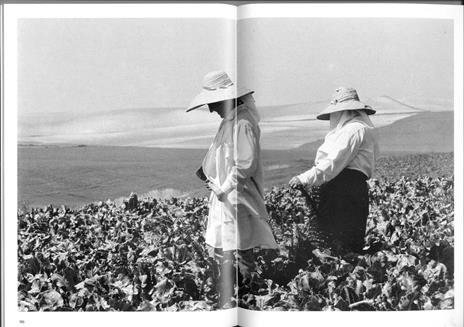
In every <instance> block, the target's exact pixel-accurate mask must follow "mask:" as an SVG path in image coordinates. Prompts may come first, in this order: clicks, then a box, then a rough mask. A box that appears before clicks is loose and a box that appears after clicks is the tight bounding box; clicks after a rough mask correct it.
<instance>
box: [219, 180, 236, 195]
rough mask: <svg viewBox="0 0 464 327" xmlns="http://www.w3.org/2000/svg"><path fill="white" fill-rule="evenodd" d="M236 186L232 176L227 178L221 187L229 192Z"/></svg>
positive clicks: (223, 190)
mask: <svg viewBox="0 0 464 327" xmlns="http://www.w3.org/2000/svg"><path fill="white" fill-rule="evenodd" d="M233 188H234V185H233V183H232V181H231V179H230V178H227V179H226V180H225V181H224V183H223V184H222V185H221V187H220V189H221V190H222V192H224V194H227V193H229V192H230V191H231V190H232V189H233Z"/></svg>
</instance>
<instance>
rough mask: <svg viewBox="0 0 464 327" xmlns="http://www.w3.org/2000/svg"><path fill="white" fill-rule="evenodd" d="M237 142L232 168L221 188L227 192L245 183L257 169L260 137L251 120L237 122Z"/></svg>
mask: <svg viewBox="0 0 464 327" xmlns="http://www.w3.org/2000/svg"><path fill="white" fill-rule="evenodd" d="M236 142H237V147H236V155H235V156H234V160H233V166H232V169H231V171H230V173H229V175H228V176H227V178H226V179H225V181H224V183H223V184H222V185H221V190H222V191H223V192H224V193H225V194H227V193H229V192H230V191H231V190H233V189H234V188H237V187H239V186H240V185H243V183H244V182H245V180H246V179H247V178H248V176H250V175H251V174H253V172H254V171H255V170H256V165H257V162H258V160H257V159H258V153H257V152H258V151H257V147H258V139H257V137H256V134H255V132H254V129H253V126H252V124H251V123H250V122H248V121H246V120H242V121H239V122H238V123H237V127H236Z"/></svg>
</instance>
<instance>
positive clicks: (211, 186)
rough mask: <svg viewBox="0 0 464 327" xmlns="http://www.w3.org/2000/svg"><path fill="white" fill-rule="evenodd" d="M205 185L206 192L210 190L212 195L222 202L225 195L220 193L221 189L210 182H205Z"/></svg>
mask: <svg viewBox="0 0 464 327" xmlns="http://www.w3.org/2000/svg"><path fill="white" fill-rule="evenodd" d="M205 184H206V188H207V189H208V190H211V191H213V192H214V194H216V196H217V198H218V200H219V201H221V202H224V200H225V195H226V194H225V193H224V192H223V191H222V189H221V188H220V187H219V186H217V185H216V184H214V183H213V182H210V181H206V182H205Z"/></svg>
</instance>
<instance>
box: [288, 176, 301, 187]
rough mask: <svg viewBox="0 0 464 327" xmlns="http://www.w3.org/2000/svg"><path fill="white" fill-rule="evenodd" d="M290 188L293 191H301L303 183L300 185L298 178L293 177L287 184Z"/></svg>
mask: <svg viewBox="0 0 464 327" xmlns="http://www.w3.org/2000/svg"><path fill="white" fill-rule="evenodd" d="M288 184H289V185H290V187H291V188H295V189H301V188H303V183H301V181H300V179H299V178H298V177H296V176H295V177H293V178H292V179H291V180H290V182H288Z"/></svg>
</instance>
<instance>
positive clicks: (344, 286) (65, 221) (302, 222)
mask: <svg viewBox="0 0 464 327" xmlns="http://www.w3.org/2000/svg"><path fill="white" fill-rule="evenodd" d="M401 158H403V159H401ZM423 160H428V161H427V162H428V164H427V165H426V169H427V171H425V173H422V174H421V172H420V171H418V169H417V167H423V166H424V165H423V164H422V162H423ZM399 164H400V166H401V167H406V168H404V169H401V170H397V171H400V172H407V171H414V174H406V176H404V175H403V174H400V175H398V176H397V175H395V174H392V173H390V172H391V171H394V170H395V169H396V168H395V167H399V166H398V165H399ZM408 167H409V168H408ZM452 167H453V156H452V154H439V155H427V156H424V155H422V156H408V157H398V158H393V159H385V160H383V161H380V166H379V171H380V172H386V173H385V174H383V175H382V176H379V177H377V179H373V180H370V181H369V186H370V215H369V219H368V226H367V233H366V247H365V251H364V253H362V254H345V255H334V254H333V253H330V252H328V251H326V250H325V249H324V248H323V247H321V248H317V247H316V246H315V245H316V244H317V240H318V235H316V234H315V233H314V231H313V229H312V226H313V221H314V217H315V211H316V209H317V203H318V198H317V191H316V190H315V191H314V192H312V193H310V195H309V197H304V196H302V194H301V193H300V192H299V191H296V190H291V189H288V188H287V187H279V188H273V189H272V190H271V191H269V192H268V193H267V194H266V205H267V208H268V211H269V214H270V217H271V219H270V223H271V226H272V229H273V231H274V234H275V237H276V239H277V241H278V243H279V245H280V250H279V251H278V252H277V253H276V252H271V251H258V250H256V252H255V254H256V264H257V268H258V269H257V271H256V272H255V273H253V274H252V278H251V280H248V281H247V282H246V283H245V284H243V285H241V287H240V289H239V299H238V305H239V306H241V307H244V308H248V309H252V310H315V311H316V310H317V311H320V310H324V311H333V310H434V309H450V308H453V307H454V295H453V290H454V288H453V287H454V285H453V284H454V278H453V273H454V271H453V263H454V227H453V221H454V202H453V201H454V182H453V175H452ZM428 170H430V171H434V172H435V174H434V175H431V174H429V173H428ZM436 172H439V173H436ZM207 210H208V209H207V201H206V199H203V198H183V199H178V198H171V199H168V200H157V199H148V200H143V201H140V202H139V203H138V206H137V208H135V209H133V210H126V209H125V208H124V206H118V205H116V204H115V203H114V202H111V201H108V202H98V203H92V204H88V205H86V206H84V207H82V208H81V209H78V210H71V209H68V208H66V207H52V206H49V207H46V208H34V209H29V210H28V211H19V212H18V306H19V309H20V310H21V311H39V310H40V311H109V310H115V311H136V310H138V311H153V310H156V311H179V310H215V309H218V306H217V301H218V293H217V285H216V283H215V281H216V279H217V277H218V274H219V269H218V265H217V263H216V262H215V261H214V260H213V259H211V258H209V257H208V255H207V249H206V246H205V243H204V238H203V233H204V230H205V223H206V221H205V219H206V215H207Z"/></svg>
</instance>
